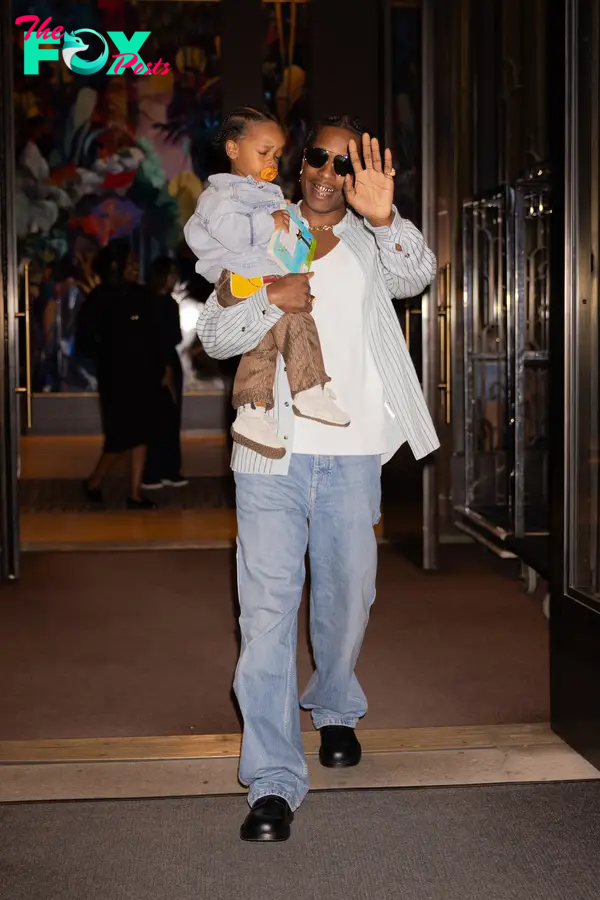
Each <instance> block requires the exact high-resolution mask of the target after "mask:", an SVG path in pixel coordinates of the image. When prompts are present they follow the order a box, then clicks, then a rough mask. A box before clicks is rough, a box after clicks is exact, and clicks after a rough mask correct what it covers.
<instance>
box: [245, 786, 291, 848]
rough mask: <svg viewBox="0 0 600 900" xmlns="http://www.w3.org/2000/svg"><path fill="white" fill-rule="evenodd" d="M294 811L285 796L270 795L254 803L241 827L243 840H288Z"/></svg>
mask: <svg viewBox="0 0 600 900" xmlns="http://www.w3.org/2000/svg"><path fill="white" fill-rule="evenodd" d="M293 820H294V813H293V812H292V810H291V809H290V807H289V805H288V804H287V802H286V801H285V800H284V799H283V797H276V796H274V795H269V796H268V797H261V798H260V800H257V801H256V803H254V804H253V806H252V809H251V810H250V812H249V813H248V815H247V816H246V819H245V820H244V824H243V825H242V827H241V828H240V837H241V839H242V840H243V841H287V839H288V838H289V836H290V825H291V824H292V822H293Z"/></svg>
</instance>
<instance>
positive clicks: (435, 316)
mask: <svg viewBox="0 0 600 900" xmlns="http://www.w3.org/2000/svg"><path fill="white" fill-rule="evenodd" d="M421 15H422V19H421V41H422V44H421V85H422V86H421V169H422V174H421V196H422V210H423V213H422V219H423V236H424V237H425V240H426V241H427V243H428V245H429V247H431V249H432V250H433V252H434V253H435V252H436V243H437V241H436V232H437V194H436V165H435V159H436V154H435V137H436V136H435V58H436V55H435V20H434V15H435V0H423V3H422V7H421ZM438 263H439V260H438ZM421 311H422V315H421V321H422V332H421V333H422V353H423V357H422V358H423V375H422V381H423V393H424V395H425V400H426V402H427V406H428V407H429V410H430V412H431V414H432V416H433V417H434V421H435V417H436V413H437V410H438V409H439V385H440V375H439V368H440V360H439V359H438V348H439V327H440V326H439V312H438V277H437V276H436V278H435V279H434V281H433V282H432V283H431V284H430V285H429V287H428V288H427V290H426V291H425V293H424V294H423V299H422V301H421ZM438 481H439V478H438V464H437V458H436V457H435V456H434V457H433V458H432V459H430V460H427V461H426V463H425V466H424V468H423V568H424V569H426V570H431V569H437V567H438V556H439V552H438V551H439V540H440V536H439V530H440V526H439V498H438Z"/></svg>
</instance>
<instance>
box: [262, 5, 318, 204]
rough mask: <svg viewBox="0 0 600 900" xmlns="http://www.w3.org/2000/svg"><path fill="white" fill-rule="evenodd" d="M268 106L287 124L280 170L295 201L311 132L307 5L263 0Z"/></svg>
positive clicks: (266, 101) (264, 73) (284, 183)
mask: <svg viewBox="0 0 600 900" xmlns="http://www.w3.org/2000/svg"><path fill="white" fill-rule="evenodd" d="M262 7H263V18H264V29H265V31H264V33H265V57H264V63H263V87H264V94H265V104H266V106H267V107H268V108H269V109H270V110H271V112H273V113H274V114H275V115H276V116H277V118H278V119H279V121H280V122H281V123H282V124H283V125H284V127H285V130H286V136H287V146H286V152H285V155H284V158H283V160H282V163H281V167H280V175H281V183H282V188H283V191H284V193H285V195H286V197H287V198H288V199H290V200H292V199H295V194H296V191H297V186H298V173H299V171H300V165H301V162H302V151H303V149H304V146H305V141H306V136H307V132H308V124H307V123H308V112H307V101H306V69H305V59H306V44H307V40H308V18H307V17H308V8H307V4H306V3H299V4H298V3H265V2H264V0H263V4H262Z"/></svg>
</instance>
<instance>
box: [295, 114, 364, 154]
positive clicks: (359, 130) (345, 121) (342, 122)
mask: <svg viewBox="0 0 600 900" xmlns="http://www.w3.org/2000/svg"><path fill="white" fill-rule="evenodd" d="M322 128H342V129H344V130H345V131H352V132H354V134H355V135H356V137H357V138H358V141H357V143H358V146H359V148H360V143H361V139H362V136H363V134H365V132H366V130H367V129H366V128H365V126H364V125H363V123H362V122H361V121H360V119H357V118H356V116H348V115H346V116H327V117H326V118H324V119H319V120H318V121H317V122H315V124H314V125H313V127H312V128H311V130H310V133H309V135H308V137H307V139H306V146H307V147H312V145H313V144H314V142H315V140H316V138H317V135H318V134H319V132H320V131H321V129H322Z"/></svg>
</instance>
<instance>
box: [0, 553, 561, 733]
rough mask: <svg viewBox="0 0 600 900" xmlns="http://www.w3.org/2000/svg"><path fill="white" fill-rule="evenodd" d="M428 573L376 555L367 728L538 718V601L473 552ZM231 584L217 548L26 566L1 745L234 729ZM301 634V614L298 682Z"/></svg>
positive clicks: (451, 556) (227, 558)
mask: <svg viewBox="0 0 600 900" xmlns="http://www.w3.org/2000/svg"><path fill="white" fill-rule="evenodd" d="M442 567H443V574H436V575H425V574H423V573H422V572H420V571H419V570H417V569H415V568H414V567H413V566H412V565H411V564H410V563H408V562H407V561H405V560H403V559H402V558H401V557H399V556H398V555H397V554H396V553H395V552H394V550H393V549H391V548H390V547H387V548H384V549H383V550H382V553H381V567H380V577H379V586H378V597H377V602H376V604H375V607H374V610H373V615H372V620H371V624H370V627H369V631H368V635H367V639H366V642H365V645H364V649H363V653H362V656H361V659H360V664H359V672H358V674H359V677H360V679H361V681H362V684H363V686H364V688H365V690H366V692H367V695H368V697H369V701H370V712H369V715H368V716H367V718H366V719H365V720H364V725H365V727H369V728H378V727H380V728H394V727H425V726H435V725H459V724H488V725H489V724H502V723H506V724H509V723H516V722H537V721H547V720H548V717H549V700H548V661H547V622H546V620H545V619H544V617H543V615H542V612H541V608H540V600H539V598H537V599H535V598H530V597H527V596H525V595H524V594H523V592H522V590H521V586H520V584H519V582H518V581H517V578H516V575H517V570H516V567H515V566H514V565H513V564H512V563H507V562H501V561H499V560H496V559H495V558H493V557H491V556H489V555H488V554H486V553H485V551H483V550H481V549H480V548H478V547H471V546H453V547H445V548H443V552H442ZM234 584H235V580H234V572H233V556H232V554H231V553H230V552H229V551H214V552H206V551H205V552H194V551H189V552H187V551H179V552H160V553H146V552H140V553H89V554H85V553H69V554H31V555H25V556H24V559H23V577H22V580H21V582H20V583H19V584H16V585H11V586H8V587H6V588H3V589H2V590H1V591H0V683H1V684H2V691H1V692H0V740H16V739H37V738H72V737H107V736H115V737H118V736H131V735H160V734H193V733H219V732H232V731H236V730H238V729H239V722H238V719H237V715H236V711H235V706H234V703H233V701H232V699H231V696H230V691H231V681H232V676H233V670H234V667H235V661H236V655H237V635H236V601H235V593H234ZM305 635H306V620H305V618H304V617H303V619H302V622H301V638H300V650H299V671H300V677H301V680H302V681H304V680H306V679H307V678H308V675H309V673H310V656H309V651H308V645H307V641H306V638H305ZM309 727H310V724H309V720H308V717H305V718H304V719H303V728H304V729H308V728H309Z"/></svg>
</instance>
